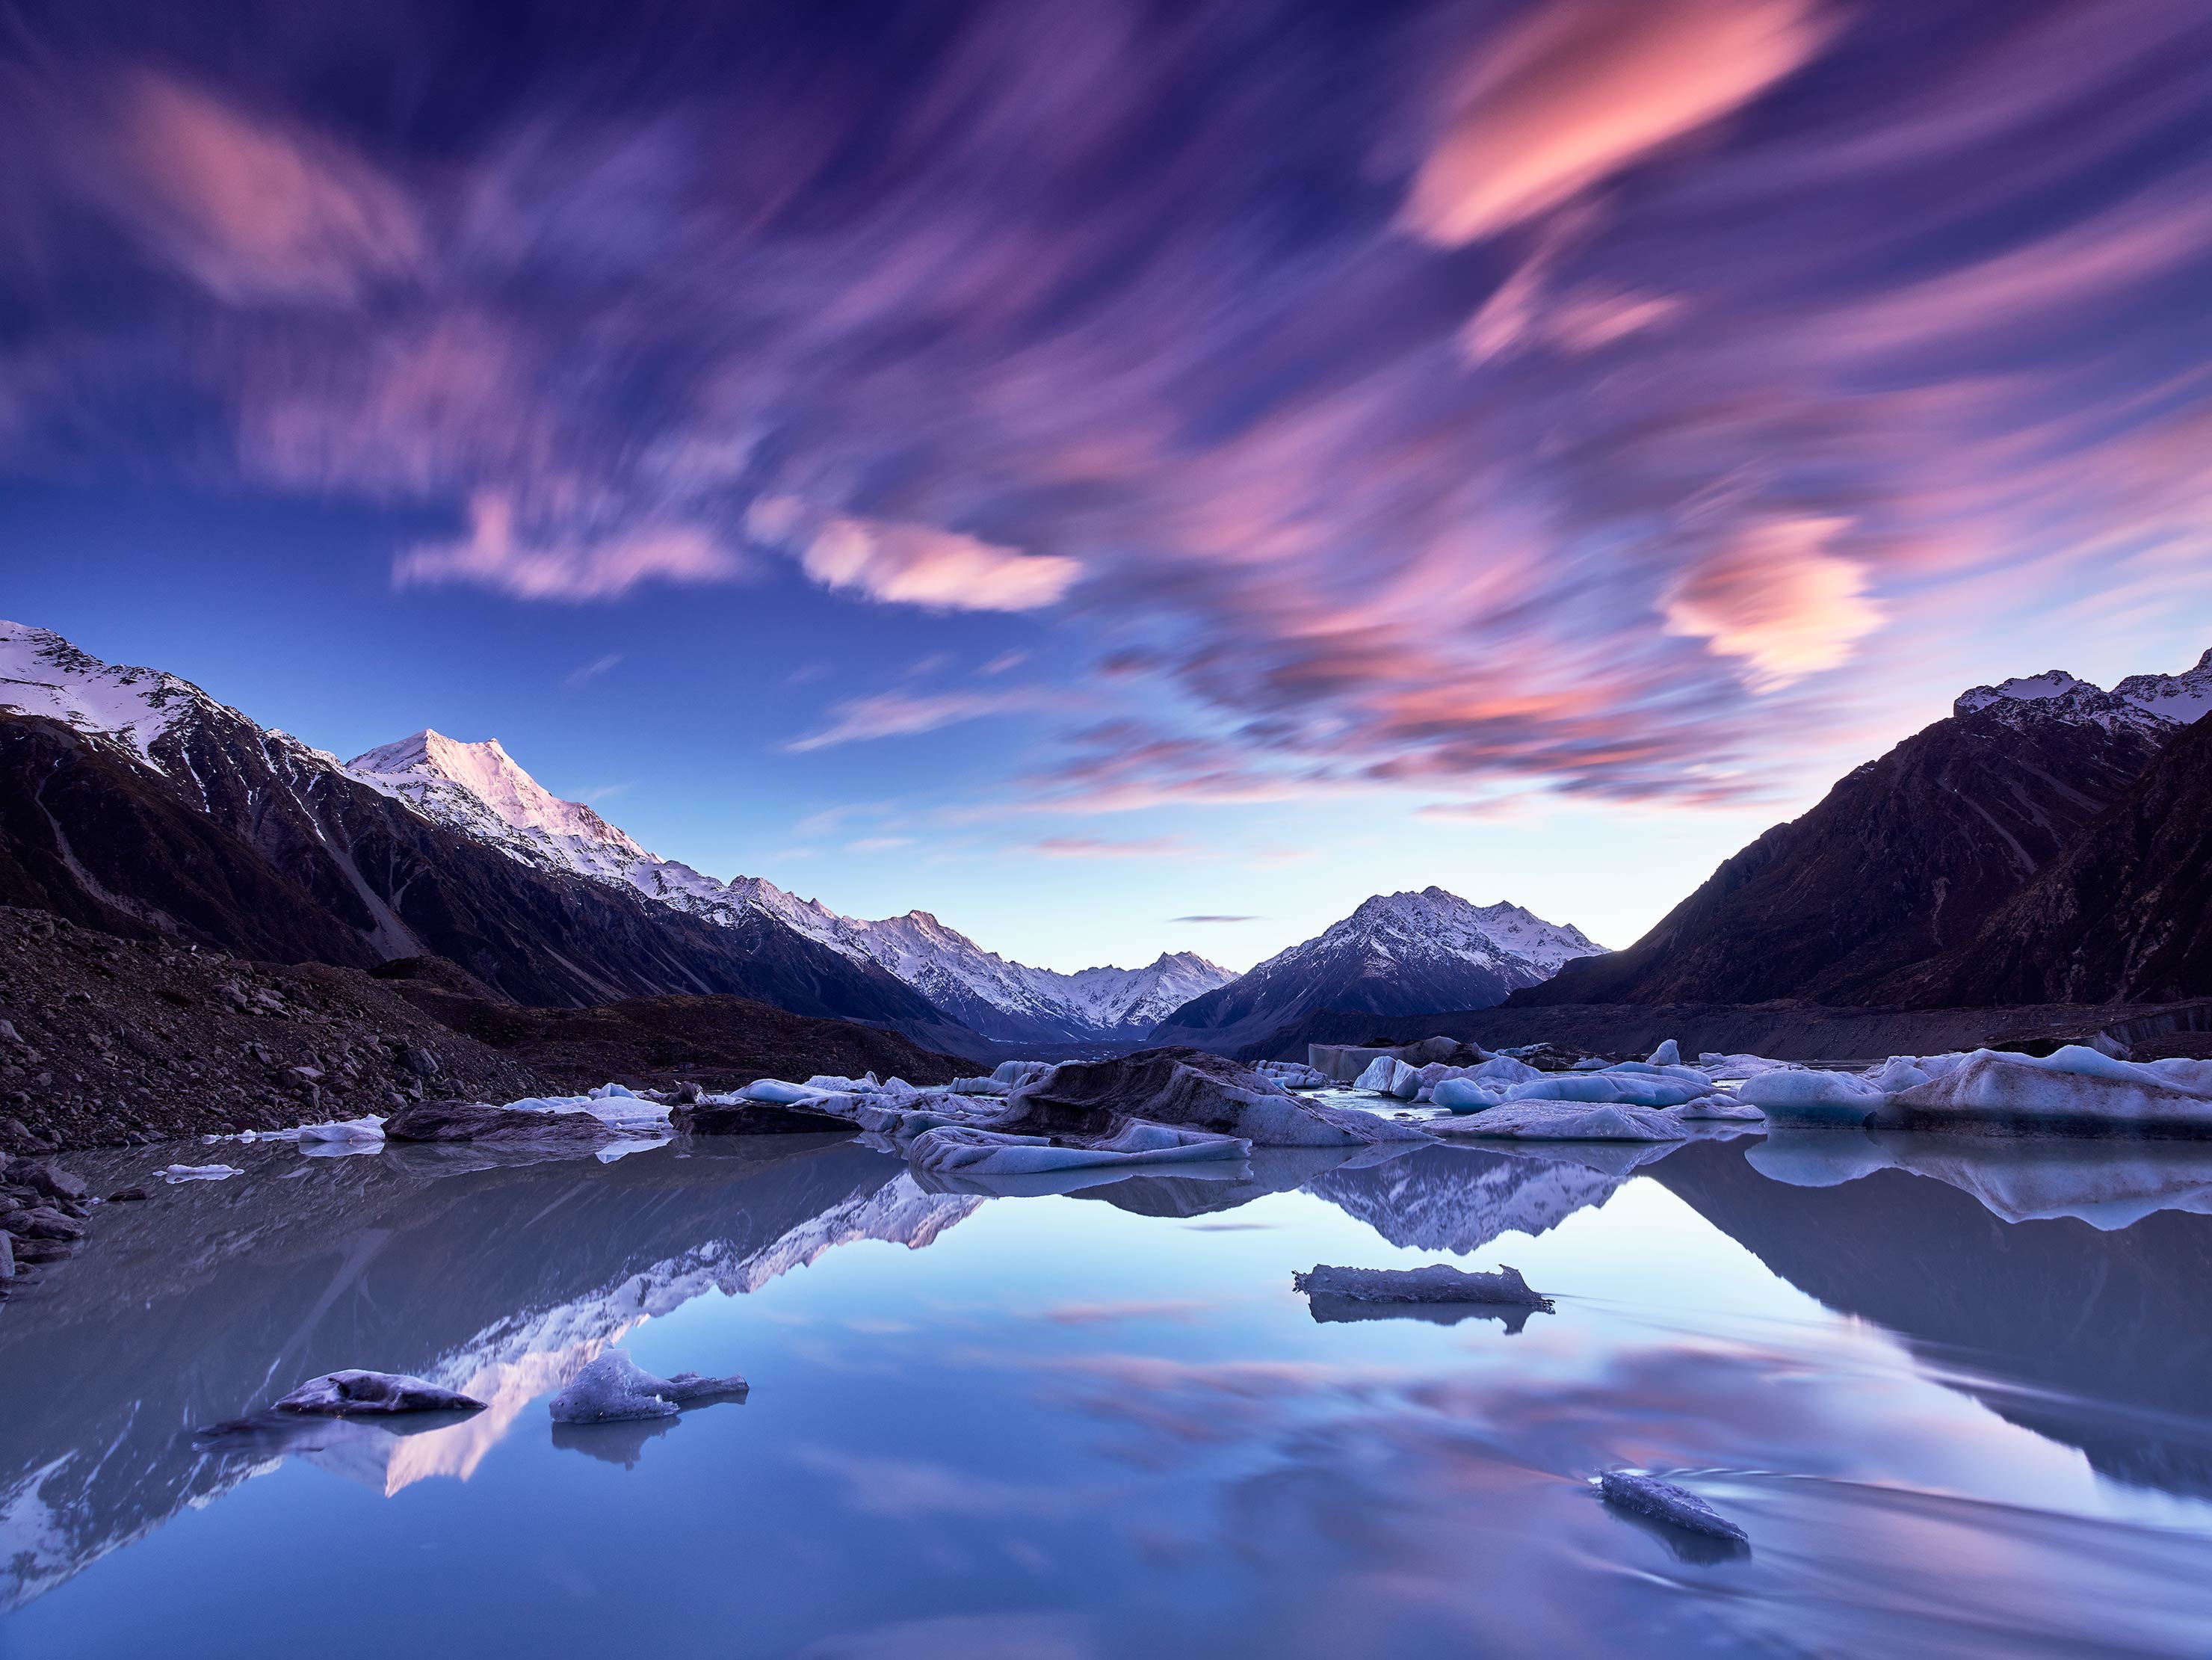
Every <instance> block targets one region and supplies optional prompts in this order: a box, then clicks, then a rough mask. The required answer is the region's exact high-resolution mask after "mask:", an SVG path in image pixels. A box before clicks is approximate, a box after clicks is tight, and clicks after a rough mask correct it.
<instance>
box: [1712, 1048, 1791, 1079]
mask: <svg viewBox="0 0 2212 1660" xmlns="http://www.w3.org/2000/svg"><path fill="white" fill-rule="evenodd" d="M1698 1070H1699V1071H1700V1072H1702V1073H1705V1076H1706V1077H1708V1078H1756V1077H1758V1076H1759V1073H1763V1072H1801V1071H1802V1070H1803V1067H1802V1066H1800V1065H1799V1063H1798V1062H1796V1061H1771V1060H1769V1059H1768V1058H1767V1057H1766V1056H1765V1055H1721V1054H1718V1053H1716V1052H1715V1051H1713V1050H1711V1049H1708V1050H1706V1051H1705V1053H1704V1054H1703V1055H1699V1057H1698Z"/></svg>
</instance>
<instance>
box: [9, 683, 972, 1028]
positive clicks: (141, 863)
mask: <svg viewBox="0 0 2212 1660" xmlns="http://www.w3.org/2000/svg"><path fill="white" fill-rule="evenodd" d="M149 762H150V763H151V764H148V763H149ZM0 903H9V904H18V905H27V906H36V907H39V908H40V909H48V910H52V911H56V912H58V913H59V914H60V915H65V916H68V917H70V919H71V920H73V921H79V922H82V923H85V924H88V925H89V926H92V927H100V928H104V929H107V930H109V931H112V932H114V933H123V934H128V935H134V936H145V935H149V934H154V933H161V934H168V935H173V936H174V937H176V938H178V939H183V940H187V941H191V942H195V943H198V944H203V945H209V946H216V947H218V948H220V949H222V950H224V951H227V952H233V953H234V954H236V955H240V956H245V957H254V958H266V959H270V960H275V961H279V962H303V961H319V962H327V963H336V964H346V965H351V966H358V967H366V966H368V965H370V964H374V963H377V962H380V961H383V960H386V959H387V958H398V957H405V956H414V955H417V954H422V953H426V952H427V953H434V954H435V955H438V956H441V957H446V958H451V959H452V960H453V961H454V962H456V963H459V964H461V965H462V966H463V967H465V969H467V970H469V972H471V974H473V975H475V976H477V978H479V979H480V980H482V981H483V982H484V983H485V984H487V985H489V986H490V987H492V988H495V990H497V991H498V992H500V993H502V994H506V995H507V996H510V997H513V998H514V999H515V1000H518V1001H520V1002H525V1003H534V1004H552V1005H576V1004H589V1003H598V1002H605V1001H607V1000H612V999H617V998H622V997H631V996H649V995H653V994H660V993H665V992H688V993H724V994H733V995H737V996H742V997H750V998H753V999H756V1000H759V1001H762V1002H767V1003H773V1004H775V1005H776V1006H779V1007H782V1008H787V1009H791V1010H793V1011H795V1012H799V1013H802V1014H812V1015H834V1016H842V1017H844V1018H852V1019H860V1020H869V1021H876V1022H880V1023H884V1024H893V1023H896V1024H897V1025H901V1026H902V1027H904V1028H906V1029H908V1030H910V1031H915V1032H916V1033H920V1034H922V1035H924V1036H925V1037H928V1038H931V1039H936V1038H938V1037H939V1036H940V1035H951V1036H954V1037H962V1036H966V1037H968V1039H969V1041H970V1042H972V1041H973V1039H972V1035H967V1034H963V1032H962V1031H961V1029H959V1028H957V1027H954V1026H951V1023H949V1022H947V1021H946V1020H945V1017H944V1016H942V1015H941V1014H940V1013H939V1012H938V1011H937V1010H936V1009H935V1008H934V1007H933V1006H931V1005H930V1004H929V1003H928V1002H927V1000H925V999H924V998H922V997H921V995H920V994H918V993H916V992H915V991H914V990H912V989H911V988H908V987H907V986H905V985H903V984H902V983H901V982H898V981H897V980H896V979H894V978H893V977H892V976H890V974H888V973H886V972H885V971H884V970H882V969H880V968H878V967H877V966H876V965H875V964H861V963H854V962H853V961H852V960H850V959H849V958H844V957H842V956H840V955H839V954H838V953H837V952H833V951H831V950H829V948H828V947H826V946H821V945H817V943H815V942H814V941H812V940H809V939H804V938H802V937H801V936H800V935H799V934H798V933H795V932H793V930H791V929H789V928H787V927H783V926H782V925H781V924H779V923H777V922H775V921H772V920H771V919H769V918H768V917H766V916H763V915H757V914H756V915H750V916H748V917H746V918H744V919H743V920H742V921H740V922H739V923H738V926H736V927H721V926H718V925H716V924H714V923H710V922H707V921H702V920H700V919H698V918H696V917H693V916H690V915H684V914H682V913H680V912H677V911H673V910H671V909H668V908H666V907H665V906H661V905H657V904H654V903H653V902H651V901H650V900H647V899H646V898H645V897H642V896H641V895H635V894H632V893H629V892H628V891H623V890H622V889H619V888H617V887H614V886H611V885H606V884H602V883H598V882H592V881H589V880H586V879H583V878H580V877H570V876H565V875H562V874H558V873H550V872H547V871H544V870H538V869H533V868H532V867H530V866H525V865H522V864H520V863H518V862H516V861H515V860H512V859H509V858H507V857H506V856H505V855H503V854H501V853H499V852H498V851H496V850H495V849H494V848H489V847H488V846H485V845H484V844H483V843H481V842H476V841H473V840H471V838H469V837H466V836H461V835H459V834H458V833H456V832H454V831H452V830H447V829H445V828H443V827H441V826H439V825H436V824H431V823H429V822H428V821H427V820H425V819H423V818H420V817H418V816H417V815H416V813H415V812H412V811H411V810H410V808H409V807H408V806H406V805H405V804H404V803H403V802H401V801H399V800H395V799H393V798H392V797H391V796H387V795H384V794H380V793H379V792H377V791H375V790H374V789H371V788H369V787H368V786H366V785H364V784H362V783H359V782H357V781H355V780H353V779H351V778H349V777H348V776H346V775H345V774H344V773H343V772H342V771H340V770H339V769H337V767H336V766H335V765H334V764H333V763H331V762H330V760H329V758H328V757H325V756H322V755H321V754H319V752H317V751H313V750H310V749H308V748H307V747H306V746H305V745H301V744H299V743H297V742H295V740H293V739H288V738H285V737H284V736H283V735H282V734H280V733H264V732H263V731H262V730H261V729H260V728H259V727H256V726H254V725H253V723H252V721H248V720H246V718H245V717H244V716H242V715H239V714H235V713H234V712H233V711H230V710H228V709H222V708H219V707H210V708H201V709H195V710H191V711H189V712H187V713H186V714H184V715H183V716H182V717H180V718H179V720H178V721H176V722H175V724H173V726H172V727H170V728H169V729H168V730H167V731H165V732H163V733H161V735H160V736H159V737H158V738H156V739H155V740H154V742H153V744H152V745H151V746H150V748H149V751H148V760H147V761H146V762H142V761H140V760H139V759H138V758H137V757H135V756H133V755H131V752H130V751H128V750H126V749H125V748H123V747H122V746H121V745H117V744H114V743H112V742H109V741H107V740H106V739H100V738H98V737H95V736H92V735H88V734H85V733H77V732H75V731H72V730H71V729H70V728H69V727H65V726H62V725H60V724H59V723H58V722H55V721H46V720H40V719H37V718H34V717H27V716H14V715H0Z"/></svg>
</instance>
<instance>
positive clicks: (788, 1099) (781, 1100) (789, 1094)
mask: <svg viewBox="0 0 2212 1660" xmlns="http://www.w3.org/2000/svg"><path fill="white" fill-rule="evenodd" d="M824 1092H825V1091H821V1090H817V1089H810V1088H809V1087H808V1086H807V1085H805V1084H787V1083H785V1082H784V1081H783V1080H782V1079H780V1078H760V1079H755V1080H754V1081H753V1082H751V1083H750V1084H748V1085H745V1086H744V1088H743V1089H741V1090H739V1091H738V1098H740V1099H741V1100H746V1101H773V1102H775V1104H777V1105H778V1106H781V1107H796V1106H803V1105H805V1104H806V1103H807V1102H809V1101H815V1100H818V1099H820V1098H821V1097H822V1096H823V1093H824Z"/></svg>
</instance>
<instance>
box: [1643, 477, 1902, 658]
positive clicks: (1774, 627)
mask: <svg viewBox="0 0 2212 1660" xmlns="http://www.w3.org/2000/svg"><path fill="white" fill-rule="evenodd" d="M1849 528H1850V525H1849V522H1848V521H1847V520H1840V519H1809V518H1808V519H1775V520H1766V521H1765V522H1762V523H1759V524H1754V525H1753V526H1750V527H1748V528H1747V530H1745V531H1744V532H1742V533H1741V535H1740V536H1738V537H1737V538H1735V540H1734V541H1733V542H1731V543H1729V544H1725V545H1723V547H1721V548H1720V549H1719V550H1717V551H1715V552H1713V553H1711V554H1708V555H1707V556H1705V557H1704V558H1702V559H1700V560H1699V561H1698V562H1696V563H1695V564H1693V565H1692V566H1691V567H1690V568H1689V569H1686V570H1685V571H1683V572H1682V573H1681V574H1680V575H1679V576H1677V577H1676V578H1675V579H1674V582H1673V583H1672V584H1670V585H1669V587H1668V589H1667V593H1666V595H1665V597H1664V599H1662V601H1661V613H1662V616H1663V617H1665V619H1666V627H1667V631H1668V633H1669V634H1676V635H1686V636H1688V637H1690V638H1692V639H1699V640H1703V641H1705V642H1706V645H1707V648H1708V649H1709V650H1711V651H1712V652H1713V653H1715V654H1717V655H1719V656H1723V657H1741V658H1742V659H1743V660H1744V661H1745V678H1746V680H1747V683H1748V684H1750V686H1751V688H1752V690H1754V691H1768V690H1777V689H1778V688H1780V687H1783V686H1786V685H1788V684H1790V683H1791V682H1792V681H1795V680H1800V679H1802V678H1804V677H1805V676H1807V675H1808V674H1814V673H1817V672H1820V670H1822V669H1830V668H1833V667H1835V666H1837V665H1838V664H1839V663H1843V662H1844V661H1846V660H1849V659H1850V655H1851V651H1852V647H1853V643H1854V642H1856V641H1857V640H1858V639H1860V638H1861V637H1862V636H1863V635H1868V634H1871V633H1872V632H1873V631H1874V630H1875V629H1877V628H1879V627H1880V626H1881V620H1882V614H1881V610H1880V608H1879V607H1877V606H1875V605H1874V604H1873V603H1872V602H1871V601H1869V600H1868V599H1864V598H1863V597H1862V596H1863V593H1864V592H1865V588H1866V581H1867V573H1866V568H1865V567H1864V566H1863V565H1861V564H1859V563H1858V562H1856V561H1854V560H1850V559H1846V558H1843V557H1841V556H1838V555H1836V554H1833V553H1831V552H1829V551H1828V550H1827V546H1828V544H1829V543H1831V542H1832V541H1833V540H1835V538H1837V537H1838V536H1839V535H1841V534H1842V533H1843V532H1844V531H1845V530H1847V529H1849Z"/></svg>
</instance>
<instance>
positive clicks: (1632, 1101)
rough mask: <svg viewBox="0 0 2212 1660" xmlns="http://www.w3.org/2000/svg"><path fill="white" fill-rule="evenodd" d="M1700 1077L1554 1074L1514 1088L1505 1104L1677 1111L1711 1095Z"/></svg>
mask: <svg viewBox="0 0 2212 1660" xmlns="http://www.w3.org/2000/svg"><path fill="white" fill-rule="evenodd" d="M1712 1087H1713V1086H1712V1085H1711V1083H1710V1082H1708V1081H1707V1080H1706V1079H1705V1078H1704V1077H1702V1076H1700V1077H1699V1079H1698V1081H1697V1082H1696V1083H1694V1084H1693V1083H1691V1082H1689V1081H1688V1080H1686V1079H1680V1078H1656V1077H1653V1076H1651V1075H1650V1074H1649V1073H1632V1072H1555V1073H1547V1074H1546V1075H1545V1076H1543V1077H1541V1078H1531V1079H1528V1080H1527V1081H1525V1082H1523V1083H1519V1084H1515V1085H1511V1086H1510V1088H1508V1089H1507V1090H1506V1091H1505V1098H1506V1099H1507V1100H1508V1101H1586V1102H1589V1103H1592V1104H1606V1105H1613V1106H1630V1107H1679V1106H1680V1105H1681V1104H1683V1103H1684V1102H1686V1101H1694V1100H1696V1099H1697V1098H1699V1096H1701V1095H1709V1094H1711V1092H1712Z"/></svg>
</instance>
